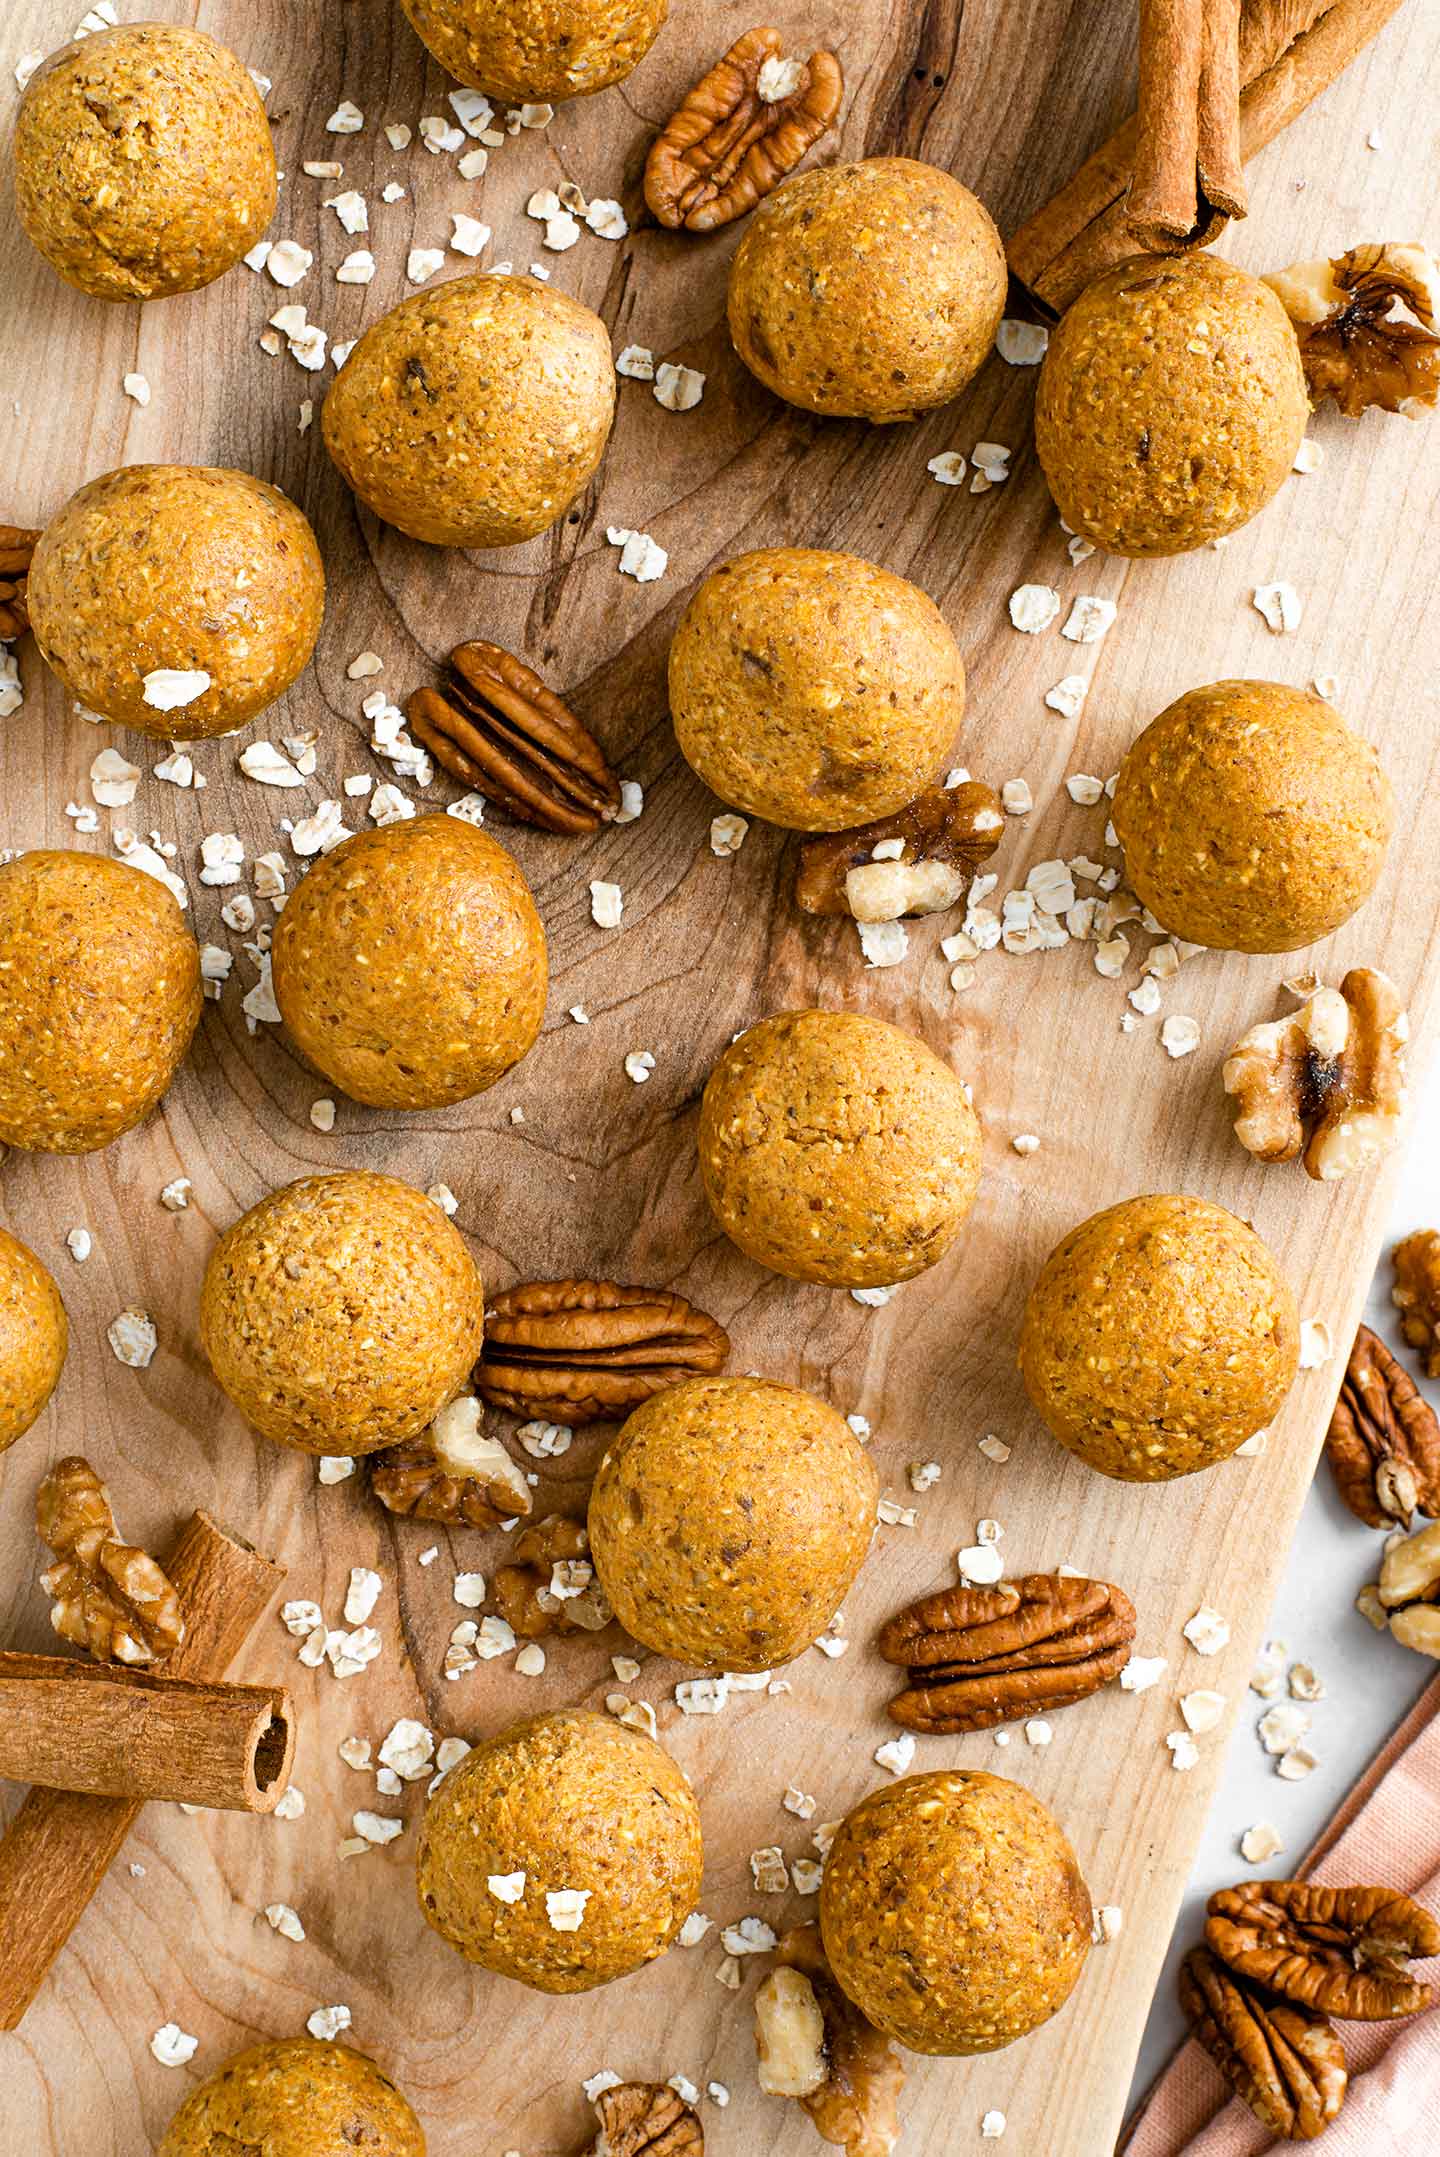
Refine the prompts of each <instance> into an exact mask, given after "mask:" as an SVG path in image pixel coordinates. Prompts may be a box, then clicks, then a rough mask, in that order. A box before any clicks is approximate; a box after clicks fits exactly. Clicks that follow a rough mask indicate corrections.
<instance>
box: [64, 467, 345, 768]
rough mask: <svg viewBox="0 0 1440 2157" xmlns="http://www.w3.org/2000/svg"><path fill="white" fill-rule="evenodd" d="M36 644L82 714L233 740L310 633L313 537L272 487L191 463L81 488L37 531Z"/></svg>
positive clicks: (319, 571) (172, 735) (319, 572)
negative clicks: (222, 736)
mask: <svg viewBox="0 0 1440 2157" xmlns="http://www.w3.org/2000/svg"><path fill="white" fill-rule="evenodd" d="M26 597H27V604H28V606H29V610H30V626H31V628H32V629H33V630H34V632H35V641H36V643H37V644H38V645H39V647H40V649H41V651H42V652H43V653H44V655H45V657H46V659H48V660H49V662H50V664H51V666H52V667H53V668H54V669H55V672H56V673H57V674H58V675H59V677H60V679H61V681H62V682H63V683H64V685H65V687H66V688H67V689H68V690H69V692H70V694H71V696H73V697H74V698H75V700H76V702H77V703H79V704H83V705H84V706H85V708H86V710H87V711H91V712H98V713H99V715H100V716H101V718H104V719H113V720H114V721H115V722H116V724H117V725H119V726H128V727H134V728H135V729H136V731H137V732H138V733H141V734H151V735H154V736H156V737H157V738H158V739H160V740H161V741H173V740H183V741H204V740H208V739H209V738H210V737H211V736H212V735H215V734H233V733H234V732H235V731H236V729H237V728H239V727H242V726H244V725H245V724H246V723H247V722H248V721H249V720H251V719H253V718H255V716H256V715H257V713H259V712H262V711H264V709H265V707H266V706H267V705H268V704H273V703H274V701H275V699H276V698H277V697H279V696H283V695H284V693H285V691H286V690H287V689H288V688H289V687H290V684H291V683H292V682H293V681H294V680H295V677H296V676H297V675H298V674H299V672H300V671H301V669H302V667H304V665H305V663H306V661H307V660H308V659H309V657H310V654H311V652H312V651H313V650H314V649H315V639H316V637H317V636H318V635H319V634H320V621H321V617H322V615H323V614H324V612H325V570H324V565H323V564H322V562H321V560H320V549H319V548H318V547H317V546H316V544H315V534H314V533H313V532H312V531H311V529H310V526H309V524H308V523H307V521H306V519H305V518H304V517H303V516H302V514H301V512H300V511H299V510H298V509H297V508H296V507H295V504H294V503H293V502H292V501H290V500H289V499H288V497H287V496H285V495H283V494H282V493H281V492H280V489H279V488H278V487H272V486H270V485H269V484H268V483H267V482H266V481H265V480H263V479H255V478H252V476H251V474H250V473H249V472H229V471H223V470H212V469H211V468H210V467H209V466H207V465H200V464H127V465H122V466H121V467H120V469H119V470H118V471H114V472H104V473H102V474H101V476H100V477H99V478H98V479H92V480H88V481H87V482H86V484H85V485H84V486H83V487H82V488H81V489H80V491H79V493H78V494H73V495H71V497H70V500H69V501H68V502H67V503H66V504H65V507H64V508H63V509H62V510H61V511H60V513H59V515H58V516H56V517H54V518H52V519H51V521H50V523H49V525H47V527H46V529H45V530H44V531H43V532H42V533H41V535H40V540H39V543H38V545H37V546H36V549H35V555H34V559H33V560H32V562H31V564H30V578H29V583H28V585H27V588H26Z"/></svg>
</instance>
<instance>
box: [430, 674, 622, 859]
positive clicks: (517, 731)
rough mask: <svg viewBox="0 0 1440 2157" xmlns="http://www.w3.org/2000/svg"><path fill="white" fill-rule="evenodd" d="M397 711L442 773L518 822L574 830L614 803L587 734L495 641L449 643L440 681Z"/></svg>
mask: <svg viewBox="0 0 1440 2157" xmlns="http://www.w3.org/2000/svg"><path fill="white" fill-rule="evenodd" d="M405 716H406V718H407V719H408V720H409V722H410V727H411V731H412V732H413V734H414V736H415V738H416V740H417V741H418V742H420V743H422V744H423V746H424V747H425V748H427V749H428V750H429V751H430V754H431V755H432V756H433V757H434V759H435V761H436V763H437V764H439V765H440V766H441V767H442V768H443V769H444V770H445V771H448V772H449V774H450V776H451V778H452V779H458V780H459V781H460V783H461V785H462V786H470V787H474V788H475V789H476V790H477V792H479V793H481V794H483V795H484V796H485V799H486V800H487V801H493V802H494V804H495V806H496V807H497V808H498V809H503V810H504V811H505V813H506V815H507V816H513V817H516V818H517V819H518V820H519V821H520V822H521V823H522V824H538V825H539V827H540V829H541V830H542V831H555V832H565V833H569V834H572V835H578V834H579V833H581V832H587V831H597V830H598V829H599V827H600V826H601V824H603V823H608V821H609V820H610V818H611V817H613V816H614V814H615V812H616V810H617V809H618V808H619V806H620V782H619V780H618V779H617V778H616V777H615V774H614V773H613V772H612V771H611V769H610V766H609V765H608V764H607V763H606V761H605V756H604V752H603V751H602V749H601V748H600V745H599V743H598V742H597V741H596V740H595V738H594V736H593V735H592V734H591V733H590V732H589V730H588V729H587V728H586V727H583V726H582V725H581V723H580V721H579V720H578V719H577V718H576V717H575V714H574V713H573V712H572V711H571V710H570V708H569V706H568V705H565V704H562V703H561V701H560V699H559V697H557V696H555V695H554V694H553V693H552V691H550V690H549V689H547V688H546V686H545V684H544V682H543V681H542V680H541V679H540V676H539V675H538V674H537V673H536V672H535V671H534V669H533V668H531V667H527V666H526V664H525V662H524V660H523V659H517V658H515V657H514V655H513V654H512V653H510V652H507V651H504V650H502V649H501V647H500V646H499V645H498V644H486V643H474V644H457V645H456V647H455V649H454V651H453V652H452V653H451V654H450V666H449V671H448V673H447V675H446V677H445V682H444V686H443V688H441V689H417V690H416V691H415V694H414V695H413V696H412V697H411V698H410V700H409V702H408V703H407V704H406V707H405Z"/></svg>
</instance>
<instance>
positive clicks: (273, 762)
mask: <svg viewBox="0 0 1440 2157" xmlns="http://www.w3.org/2000/svg"><path fill="white" fill-rule="evenodd" d="M236 761H237V762H238V764H239V766H240V769H241V771H243V772H244V774H245V776H246V778H247V779H254V780H256V781H257V782H258V784H259V785H261V786H281V787H296V786H303V785H304V784H305V781H304V778H303V776H302V774H301V773H300V772H299V771H297V769H296V767H295V766H294V765H293V764H292V763H291V761H290V759H289V757H287V756H284V755H282V754H281V752H280V750H278V749H277V748H276V746H275V744H274V742H272V741H252V742H247V743H246V745H245V747H244V748H243V749H242V750H241V751H240V755H239V757H238V758H237V760H236Z"/></svg>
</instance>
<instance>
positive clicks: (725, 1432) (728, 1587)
mask: <svg viewBox="0 0 1440 2157" xmlns="http://www.w3.org/2000/svg"><path fill="white" fill-rule="evenodd" d="M877 1494H878V1486H877V1483H876V1476H875V1470H874V1467H873V1466H872V1464H871V1461H870V1456H869V1455H868V1454H867V1453H866V1451H865V1449H864V1447H863V1446H862V1445H861V1444H860V1442H859V1440H858V1439H857V1438H856V1436H855V1434H854V1432H853V1431H852V1430H851V1429H850V1426H849V1425H848V1424H847V1423H846V1421H845V1418H844V1417H843V1416H842V1415H840V1414H838V1413H837V1411H836V1410H835V1409H833V1408H831V1407H830V1406H829V1405H828V1404H827V1403H826V1402H825V1401H821V1400H817V1399H816V1398H815V1396H814V1395H813V1394H811V1393H802V1392H800V1391H799V1390H798V1389H797V1388H796V1387H794V1386H782V1385H775V1384H773V1383H772V1382H771V1381H769V1380H768V1379H760V1378H692V1379H688V1380H687V1381H686V1382H685V1383H684V1384H682V1385H678V1386H672V1387H671V1388H670V1389H669V1391H668V1392H665V1393H661V1394H657V1395H656V1397H655V1399H653V1400H650V1401H646V1402H645V1404H644V1406H643V1407H640V1408H637V1409H636V1410H635V1412H634V1414H633V1415H632V1416H631V1417H630V1418H629V1420H628V1421H627V1422H626V1423H625V1425H624V1426H623V1428H622V1429H621V1431H620V1433H619V1435H618V1436H617V1437H616V1438H615V1440H614V1442H613V1443H612V1445H611V1446H610V1449H609V1451H608V1452H607V1453H606V1455H605V1458H604V1460H603V1461H602V1462H601V1464H600V1469H599V1473H598V1474H597V1475H596V1478H595V1483H594V1488H593V1489H592V1491H591V1494H590V1520H589V1526H590V1555H591V1557H592V1559H593V1560H594V1563H595V1570H596V1572H597V1573H598V1575H599V1577H600V1585H601V1587H602V1588H603V1589H604V1591H605V1597H606V1600H607V1601H608V1602H609V1604H610V1606H611V1608H612V1609H613V1610H614V1612H615V1615H616V1617H617V1618H618V1619H619V1620H620V1623H621V1624H622V1625H623V1626H624V1628H625V1630H626V1631H627V1632H628V1633H632V1634H633V1635H634V1637H635V1638H636V1639H637V1640H639V1641H642V1642H643V1643H644V1645H645V1646H646V1647H647V1648H652V1649H654V1651H655V1652H656V1653H657V1654H659V1655H669V1656H673V1657H674V1659H675V1660H676V1661H677V1662H681V1663H694V1664H698V1665H699V1666H700V1667H701V1668H702V1669H706V1670H773V1669H774V1667H775V1665H776V1664H777V1663H787V1662H789V1661H790V1660H791V1658H792V1657H793V1656H796V1655H798V1654H800V1652H801V1650H802V1649H804V1648H806V1647H808V1646H809V1645H810V1643H811V1642H812V1641H813V1640H815V1639H816V1638H817V1636H818V1635H819V1634H821V1633H823V1632H824V1630H825V1627H826V1626H827V1625H828V1624H829V1623H830V1620H831V1619H832V1618H833V1617H834V1615H835V1613H836V1611H837V1610H838V1609H839V1608H840V1605H841V1603H842V1602H843V1601H844V1599H845V1597H846V1595H847V1593H848V1592H849V1589H850V1585H851V1583H852V1581H853V1580H854V1578H855V1576H856V1574H857V1573H858V1572H859V1570H860V1567H861V1565H862V1564H863V1563H864V1559H865V1553H866V1552H867V1550H868V1549H869V1548H870V1538H871V1535H872V1534H873V1532H874V1527H875V1501H876V1497H877Z"/></svg>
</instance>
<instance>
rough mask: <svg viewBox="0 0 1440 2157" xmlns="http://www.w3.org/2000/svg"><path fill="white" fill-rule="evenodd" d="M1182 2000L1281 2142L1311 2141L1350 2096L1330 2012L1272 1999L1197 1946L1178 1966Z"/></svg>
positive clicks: (1229, 2076) (1226, 2072) (1222, 2065)
mask: <svg viewBox="0 0 1440 2157" xmlns="http://www.w3.org/2000/svg"><path fill="white" fill-rule="evenodd" d="M1180 2006H1181V2009H1182V2010H1183V2012H1184V2015H1185V2018H1186V2020H1187V2021H1188V2022H1189V2024H1190V2029H1191V2034H1192V2036H1193V2037H1194V2038H1195V2039H1196V2042H1197V2043H1198V2044H1200V2045H1203V2047H1204V2049H1205V2050H1206V2051H1207V2052H1208V2053H1209V2055H1210V2057H1211V2059H1212V2060H1213V2061H1214V2062H1215V2065H1216V2066H1217V2067H1218V2068H1219V2070H1220V2072H1221V2074H1222V2075H1223V2076H1224V2077H1225V2080H1226V2081H1227V2082H1228V2083H1229V2085H1230V2087H1231V2089H1232V2090H1233V2091H1234V2092H1235V2095H1236V2096H1237V2097H1238V2098H1240V2100H1241V2101H1242V2103H1244V2104H1247V2105H1248V2106H1249V2107H1250V2110H1251V2111H1252V2112H1253V2113H1254V2115H1255V2117H1256V2119H1257V2120H1259V2121H1260V2123H1261V2125H1262V2126H1264V2127H1266V2128H1268V2130H1269V2131H1270V2133H1271V2134H1274V2135H1278V2136H1279V2137H1280V2139H1281V2141H1282V2142H1313V2141H1314V2139H1315V2137H1316V2136H1317V2135H1318V2134H1322V2133H1323V2132H1324V2130H1325V2128H1326V2127H1328V2126H1329V2124H1330V2122H1331V2121H1332V2120H1333V2119H1334V2118H1335V2116H1336V2114H1337V2113H1338V2112H1339V2110H1340V2107H1341V2106H1342V2105H1343V2104H1344V2102H1345V2087H1346V2083H1347V2080H1348V2076H1347V2074H1346V2071H1345V2048H1344V2046H1343V2045H1342V2044H1341V2042H1340V2035H1339V2032H1338V2031H1337V2030H1336V2029H1335V2028H1334V2027H1333V2025H1332V2024H1331V2023H1330V2022H1329V2021H1328V2019H1327V2018H1326V2017H1325V2016H1324V2015H1320V2014H1314V2013H1311V2012H1307V2011H1306V2010H1305V2009H1304V2008H1301V2007H1294V2006H1290V2005H1287V2004H1286V2003H1285V2002H1283V2001H1278V2000H1270V1999H1266V1998H1265V1996H1264V1994H1262V1993H1259V1992H1256V1991H1254V1990H1253V1989H1252V1988H1251V1987H1250V1986H1249V1985H1246V1984H1244V1983H1242V1982H1241V1980H1240V1979H1239V1978H1237V1977H1236V1976H1235V1974H1234V1972H1233V1971H1230V1970H1227V1969H1226V1968H1225V1967H1224V1966H1223V1964H1221V1963H1220V1962H1218V1961H1217V1960H1216V1958H1215V1957H1214V1955H1212V1954H1211V1953H1210V1951H1209V1949H1208V1948H1204V1947H1196V1948H1192V1949H1191V1951H1190V1953H1189V1954H1188V1955H1187V1956H1186V1957H1185V1960H1184V1962H1183V1963H1182V1964H1181V1965H1180Z"/></svg>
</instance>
